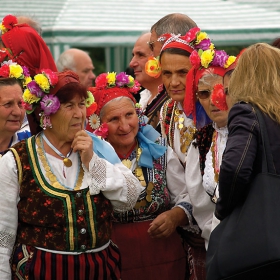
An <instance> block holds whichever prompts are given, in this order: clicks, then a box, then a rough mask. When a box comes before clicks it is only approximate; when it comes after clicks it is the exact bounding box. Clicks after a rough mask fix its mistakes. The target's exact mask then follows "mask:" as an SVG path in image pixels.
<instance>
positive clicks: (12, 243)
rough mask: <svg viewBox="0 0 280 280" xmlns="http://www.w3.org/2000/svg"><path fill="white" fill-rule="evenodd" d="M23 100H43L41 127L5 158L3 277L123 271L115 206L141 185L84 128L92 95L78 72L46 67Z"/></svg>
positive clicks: (0, 207) (1, 165)
mask: <svg viewBox="0 0 280 280" xmlns="http://www.w3.org/2000/svg"><path fill="white" fill-rule="evenodd" d="M23 100H24V102H25V103H24V106H25V108H26V109H27V112H28V113H30V112H32V110H34V109H35V107H38V108H40V111H41V113H40V120H41V127H42V128H43V130H42V131H41V132H40V133H39V134H37V135H34V136H32V137H30V138H28V139H27V140H23V141H21V142H19V143H17V144H16V145H14V146H13V148H11V149H10V151H8V152H7V153H6V154H5V155H4V156H3V157H2V158H1V160H0V177H1V180H0V190H1V195H0V216H1V219H0V236H1V238H0V255H1V257H0V279H1V280H5V279H11V278H12V279H77V280H78V279H79V280H80V279H100V280H103V279H108V280H109V279H120V266H121V265H120V254H119V250H118V248H117V247H116V245H114V244H113V243H112V242H111V230H112V222H111V214H112V211H113V208H114V209H115V211H117V212H118V211H119V212H122V211H127V210H128V209H130V208H131V207H132V206H133V205H134V204H135V202H136V200H137V199H138V196H139V193H140V192H141V190H142V189H143V188H142V187H141V185H140V184H139V181H138V180H137V179H136V178H135V177H134V176H133V174H132V172H131V171H130V170H129V169H127V168H126V167H125V166H123V165H122V164H121V163H116V164H111V163H109V162H108V161H106V160H104V159H102V158H99V157H98V156H97V153H96V152H95V151H94V148H93V146H95V141H94V140H92V139H93V137H91V136H90V135H89V134H88V133H87V132H86V131H85V130H84V123H85V119H86V106H87V105H90V104H91V103H92V102H93V101H94V99H93V96H92V94H89V92H87V90H86V88H84V87H83V86H82V85H81V84H80V83H79V80H78V76H77V75H76V74H75V73H74V72H72V71H66V72H61V73H58V74H56V73H54V72H52V71H51V70H49V69H44V70H42V73H39V74H37V75H35V76H34V80H33V81H30V82H29V83H28V84H27V89H26V90H25V91H24V94H23ZM93 142H94V143H93ZM107 148H110V147H107ZM101 152H102V151H101ZM113 153H114V151H113V149H111V154H113ZM10 264H11V266H10Z"/></svg>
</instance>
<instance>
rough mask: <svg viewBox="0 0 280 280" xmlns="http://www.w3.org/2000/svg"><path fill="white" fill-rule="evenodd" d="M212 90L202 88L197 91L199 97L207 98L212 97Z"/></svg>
mask: <svg viewBox="0 0 280 280" xmlns="http://www.w3.org/2000/svg"><path fill="white" fill-rule="evenodd" d="M211 93H212V90H200V91H198V92H197V93H196V96H197V97H198V98H199V99H207V98H209V97H210V95H211Z"/></svg>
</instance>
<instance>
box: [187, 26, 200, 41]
mask: <svg viewBox="0 0 280 280" xmlns="http://www.w3.org/2000/svg"><path fill="white" fill-rule="evenodd" d="M199 31H200V28H198V27H194V28H192V29H190V30H189V32H187V34H186V35H185V38H186V41H187V42H192V41H193V40H194V39H196V34H197V32H199Z"/></svg>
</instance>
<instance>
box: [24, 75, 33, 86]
mask: <svg viewBox="0 0 280 280" xmlns="http://www.w3.org/2000/svg"><path fill="white" fill-rule="evenodd" d="M24 78H25V79H24V82H23V86H24V87H26V85H27V84H29V83H30V82H31V81H32V78H31V77H30V76H29V77H24Z"/></svg>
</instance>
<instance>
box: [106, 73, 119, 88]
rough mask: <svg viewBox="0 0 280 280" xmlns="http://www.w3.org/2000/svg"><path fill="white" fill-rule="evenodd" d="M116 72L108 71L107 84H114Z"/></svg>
mask: <svg viewBox="0 0 280 280" xmlns="http://www.w3.org/2000/svg"><path fill="white" fill-rule="evenodd" d="M116 74H117V73H116V72H111V73H108V75H107V82H108V85H109V86H114V85H115V82H116Z"/></svg>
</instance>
